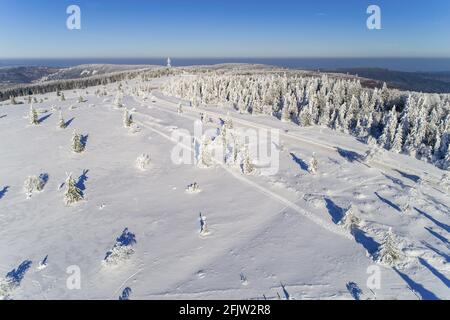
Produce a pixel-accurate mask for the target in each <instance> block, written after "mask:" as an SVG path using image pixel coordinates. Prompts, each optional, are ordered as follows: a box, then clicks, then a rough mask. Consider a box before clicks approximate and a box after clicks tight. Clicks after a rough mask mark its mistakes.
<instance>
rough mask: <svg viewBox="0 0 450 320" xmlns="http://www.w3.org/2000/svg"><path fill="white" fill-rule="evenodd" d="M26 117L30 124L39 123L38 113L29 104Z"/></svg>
mask: <svg viewBox="0 0 450 320" xmlns="http://www.w3.org/2000/svg"><path fill="white" fill-rule="evenodd" d="M28 119H29V120H30V124H32V125H38V124H39V119H38V114H37V111H36V109H35V108H33V106H32V105H31V106H30V111H29V114H28Z"/></svg>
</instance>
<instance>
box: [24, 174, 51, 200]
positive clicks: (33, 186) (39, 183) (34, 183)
mask: <svg viewBox="0 0 450 320" xmlns="http://www.w3.org/2000/svg"><path fill="white" fill-rule="evenodd" d="M46 183H47V181H46V179H45V176H44V175H41V176H39V177H38V176H28V177H27V178H26V180H25V183H24V185H23V189H24V191H25V194H26V196H27V199H30V198H31V196H32V195H33V192H35V191H37V192H41V191H42V190H44V187H45V184H46Z"/></svg>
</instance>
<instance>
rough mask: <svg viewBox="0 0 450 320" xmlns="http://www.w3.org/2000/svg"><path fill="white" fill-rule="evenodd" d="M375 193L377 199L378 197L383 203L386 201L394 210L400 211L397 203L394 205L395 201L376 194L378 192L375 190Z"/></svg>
mask: <svg viewBox="0 0 450 320" xmlns="http://www.w3.org/2000/svg"><path fill="white" fill-rule="evenodd" d="M375 195H376V196H377V197H378V199H380V200H381V201H383V202H384V203H386V204H387V205H389V206H391V207H392V208H394V209H395V210H397V211H398V212H402V209H400V207H399V206H398V205H396V204H395V203H393V202H392V201H390V200H388V199H386V198H383V197H382V196H380V195H379V194H378V192H375Z"/></svg>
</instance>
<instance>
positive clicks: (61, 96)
mask: <svg viewBox="0 0 450 320" xmlns="http://www.w3.org/2000/svg"><path fill="white" fill-rule="evenodd" d="M59 98H60V100H61V101H66V97H65V96H64V92H61V95H60V97H59Z"/></svg>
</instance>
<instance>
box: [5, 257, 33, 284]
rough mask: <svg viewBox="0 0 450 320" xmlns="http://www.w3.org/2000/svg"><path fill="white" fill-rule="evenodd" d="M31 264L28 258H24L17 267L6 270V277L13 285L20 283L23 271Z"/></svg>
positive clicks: (23, 274)
mask: <svg viewBox="0 0 450 320" xmlns="http://www.w3.org/2000/svg"><path fill="white" fill-rule="evenodd" d="M31 264H32V262H31V261H30V260H25V261H24V262H22V263H21V264H20V265H19V266H18V267H17V269H13V270H11V271H10V272H8V273H7V274H6V278H8V280H10V281H12V282H13V283H14V284H15V285H17V286H18V285H20V282H22V279H23V277H24V276H25V273H26V272H27V271H28V269H29V268H30V267H31Z"/></svg>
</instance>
